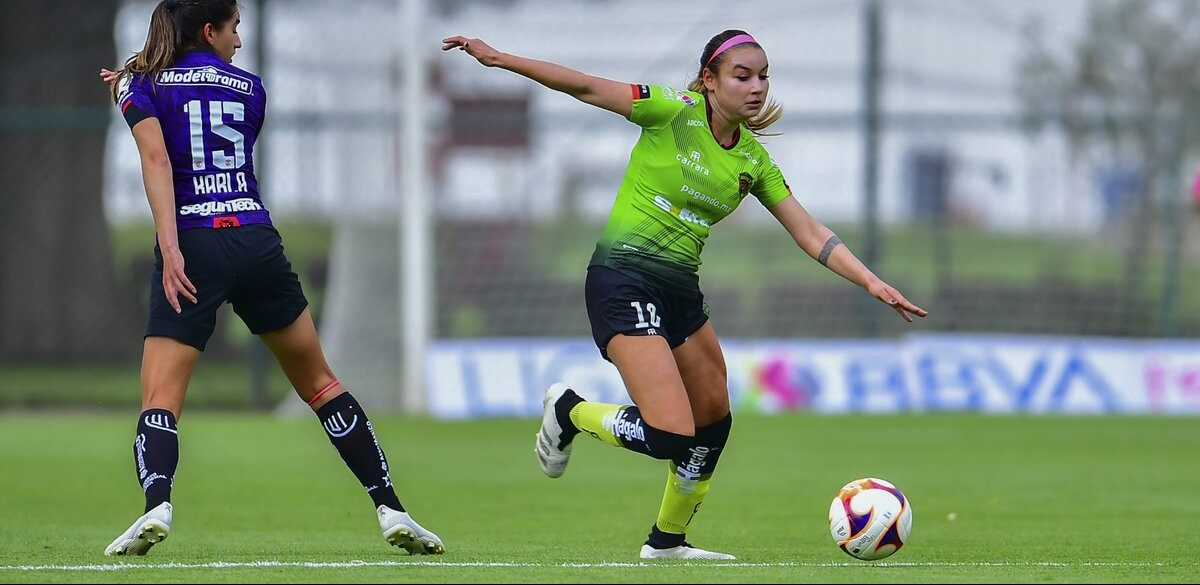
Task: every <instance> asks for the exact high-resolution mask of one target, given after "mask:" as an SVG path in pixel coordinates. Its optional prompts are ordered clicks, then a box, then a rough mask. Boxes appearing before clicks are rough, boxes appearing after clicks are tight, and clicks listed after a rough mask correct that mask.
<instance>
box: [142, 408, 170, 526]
mask: <svg viewBox="0 0 1200 585" xmlns="http://www.w3.org/2000/svg"><path fill="white" fill-rule="evenodd" d="M133 460H134V463H135V464H136V465H137V474H138V483H141V484H142V491H144V492H146V511H147V512H149V511H150V510H152V509H154V508H157V507H158V505H159V504H162V503H163V502H169V501H171V487H172V486H173V485H174V484H175V468H176V467H177V466H178V465H179V428H178V426H177V425H176V423H175V415H173V414H171V411H169V410H163V409H161V408H150V409H147V410H145V411H144V412H142V414H141V416H139V417H138V426H137V438H136V439H134V441H133Z"/></svg>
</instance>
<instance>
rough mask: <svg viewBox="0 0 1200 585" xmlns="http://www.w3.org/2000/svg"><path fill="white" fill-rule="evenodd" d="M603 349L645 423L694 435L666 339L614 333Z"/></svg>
mask: <svg viewBox="0 0 1200 585" xmlns="http://www.w3.org/2000/svg"><path fill="white" fill-rule="evenodd" d="M606 350H607V351H608V357H609V359H611V360H612V361H613V364H615V365H616V366H617V370H619V371H620V372H621V379H623V380H624V381H625V388H626V389H627V390H628V391H629V396H630V397H631V398H633V402H634V404H636V405H637V407H638V410H639V411H641V413H642V419H644V420H645V421H646V423H647V424H649V425H650V426H653V427H655V428H657V429H661V430H664V431H668V432H672V433H675V434H677V435H687V436H693V435H695V434H696V425H695V422H694V421H693V419H692V408H691V406H690V404H689V402H688V394H687V390H686V389H685V388H684V385H683V379H682V378H680V376H679V367H678V366H677V365H676V364H675V357H674V356H673V355H672V354H671V348H670V346H668V345H667V340H666V339H664V338H662V337H659V336H657V335H647V336H628V335H617V336H615V337H613V338H612V340H610V341H609V342H608V346H607V348H606Z"/></svg>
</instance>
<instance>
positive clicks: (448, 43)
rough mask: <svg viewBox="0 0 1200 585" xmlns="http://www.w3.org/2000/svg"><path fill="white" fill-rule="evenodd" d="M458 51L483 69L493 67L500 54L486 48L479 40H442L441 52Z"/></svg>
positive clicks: (454, 38) (451, 38) (486, 45)
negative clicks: (476, 62) (476, 61)
mask: <svg viewBox="0 0 1200 585" xmlns="http://www.w3.org/2000/svg"><path fill="white" fill-rule="evenodd" d="M450 49H458V50H460V51H466V52H467V54H468V55H470V56H472V57H474V58H475V59H477V60H478V61H479V62H480V63H481V64H483V66H484V67H495V66H496V64H497V63H498V61H499V57H500V52H499V51H497V50H496V49H493V48H491V47H490V46H488V44H487V43H485V42H483V41H481V40H479V39H468V38H466V37H458V36H455V37H447V38H444V39H442V50H443V51H449V50H450Z"/></svg>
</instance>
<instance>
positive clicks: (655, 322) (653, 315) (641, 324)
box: [629, 301, 662, 329]
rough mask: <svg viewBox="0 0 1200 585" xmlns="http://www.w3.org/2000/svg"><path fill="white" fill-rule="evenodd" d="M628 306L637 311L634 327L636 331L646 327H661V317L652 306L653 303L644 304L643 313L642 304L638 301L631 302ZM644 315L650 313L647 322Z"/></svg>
mask: <svg viewBox="0 0 1200 585" xmlns="http://www.w3.org/2000/svg"><path fill="white" fill-rule="evenodd" d="M629 304H630V306H632V307H633V308H634V309H635V310H636V311H637V319H638V320H637V325H635V327H637V328H638V329H645V328H647V327H662V317H660V316H659V314H658V308H657V307H655V306H654V303H646V310H645V311H643V310H642V303H640V302H638V301H633V302H631V303H629ZM646 313H650V320H649V321H647V320H646Z"/></svg>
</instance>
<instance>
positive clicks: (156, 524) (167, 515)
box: [104, 502, 171, 557]
mask: <svg viewBox="0 0 1200 585" xmlns="http://www.w3.org/2000/svg"><path fill="white" fill-rule="evenodd" d="M168 534H171V503H170V502H163V503H161V504H159V505H158V506H155V507H154V508H153V509H152V510H150V511H149V512H146V513H145V514H143V515H142V517H141V518H138V519H137V522H134V523H133V526H130V527H129V530H126V531H125V533H124V534H122V535H121V536H118V537H117V539H116V540H114V541H112V544H110V545H108V548H106V549H104V554H105V555H107V556H110V557H111V556H123V555H138V556H141V555H144V554H146V552H147V551H149V550H150V547H152V546H154V545H155V544H158V543H160V542H162V541H163V540H164V539H166V538H167V535H168Z"/></svg>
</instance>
